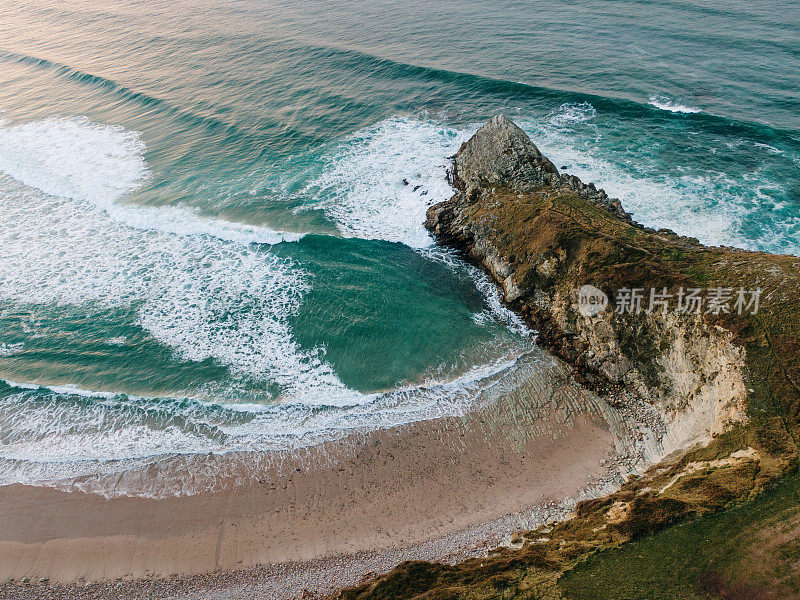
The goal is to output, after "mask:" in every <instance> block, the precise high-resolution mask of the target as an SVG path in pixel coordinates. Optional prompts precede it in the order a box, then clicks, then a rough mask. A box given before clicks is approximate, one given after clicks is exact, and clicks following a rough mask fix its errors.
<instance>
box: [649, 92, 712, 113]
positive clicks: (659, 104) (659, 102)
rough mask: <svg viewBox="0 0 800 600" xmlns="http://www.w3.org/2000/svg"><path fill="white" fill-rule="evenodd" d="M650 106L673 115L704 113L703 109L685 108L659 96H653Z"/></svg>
mask: <svg viewBox="0 0 800 600" xmlns="http://www.w3.org/2000/svg"><path fill="white" fill-rule="evenodd" d="M648 104H649V105H651V106H655V107H656V108H660V109H661V110H666V111H669V112H673V113H685V114H693V113H699V112H702V109H700V108H696V107H694V106H685V105H683V104H680V103H678V102H674V101H673V100H671V99H670V98H669V97H668V96H662V95H659V94H652V95H651V96H650V100H649V102H648Z"/></svg>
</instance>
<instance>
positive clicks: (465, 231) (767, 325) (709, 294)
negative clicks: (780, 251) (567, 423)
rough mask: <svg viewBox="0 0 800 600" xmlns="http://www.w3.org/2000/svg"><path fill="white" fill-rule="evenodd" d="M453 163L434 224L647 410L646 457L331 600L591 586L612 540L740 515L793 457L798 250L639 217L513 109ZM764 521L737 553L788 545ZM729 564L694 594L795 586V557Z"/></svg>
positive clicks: (612, 401) (627, 402)
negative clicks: (541, 523)
mask: <svg viewBox="0 0 800 600" xmlns="http://www.w3.org/2000/svg"><path fill="white" fill-rule="evenodd" d="M450 177H451V183H452V185H453V188H454V190H455V193H454V195H453V197H452V198H451V199H450V200H448V201H446V202H443V203H440V204H437V205H434V206H432V207H431V208H430V209H429V211H428V215H427V220H426V226H427V227H428V229H429V230H430V231H431V232H432V233H433V234H434V235H435V237H436V239H437V240H438V241H439V242H440V243H441V244H445V245H447V246H451V247H453V248H455V249H457V250H458V251H460V252H461V253H462V254H463V256H464V257H465V258H466V259H467V260H469V261H471V262H473V263H475V264H478V265H480V266H481V267H482V268H483V269H485V270H486V271H487V272H488V273H489V274H490V275H491V277H492V278H493V279H494V281H495V282H496V283H497V285H498V288H499V293H500V294H501V296H502V298H503V300H504V301H505V302H506V303H507V304H508V305H509V306H510V307H512V308H513V309H514V310H515V311H517V312H518V313H519V314H520V315H522V316H523V318H524V319H525V321H526V322H527V323H528V324H529V325H530V326H532V327H533V328H534V329H535V330H536V331H537V332H538V335H539V338H538V339H539V343H540V344H541V345H542V346H543V347H544V348H546V349H547V350H549V351H550V352H552V353H553V354H555V355H556V356H558V357H559V358H561V359H563V360H564V361H566V362H567V363H568V364H569V365H571V366H572V368H573V369H574V373H573V376H574V378H575V379H576V380H577V381H578V382H580V383H581V384H582V385H584V386H586V387H588V388H590V389H592V390H594V391H596V392H598V393H599V394H600V395H601V396H602V397H603V398H604V400H605V401H606V402H607V403H608V404H609V405H610V406H614V407H616V408H618V409H623V410H627V411H629V412H630V414H631V415H632V419H633V420H634V421H636V420H638V421H639V422H644V426H643V427H642V435H641V439H640V443H641V445H642V446H643V450H642V455H643V456H644V457H645V459H646V460H645V461H644V462H643V463H642V465H641V469H640V470H639V472H637V473H634V474H632V475H631V476H630V477H629V479H628V480H627V481H626V482H625V483H624V484H623V485H622V487H621V489H619V490H618V491H616V492H614V493H612V494H610V495H608V496H606V497H603V498H599V499H594V500H588V501H584V502H581V503H579V504H578V506H577V508H576V510H575V512H574V514H573V515H572V517H571V518H569V519H568V520H566V521H561V522H559V523H556V524H552V525H550V526H547V527H543V528H540V529H537V530H535V531H530V532H523V533H520V534H519V535H518V536H515V537H514V538H513V539H512V542H513V543H512V544H511V546H510V547H504V548H500V549H497V550H496V551H494V552H492V553H490V555H489V556H488V557H486V558H483V559H474V560H471V561H467V562H465V563H461V564H459V565H455V566H452V565H443V564H437V563H424V562H410V563H404V564H403V565H400V566H399V567H398V568H396V569H395V570H394V571H392V572H390V573H388V574H387V575H384V576H382V577H379V578H377V579H374V580H372V581H369V582H367V583H364V584H363V585H361V586H359V587H357V588H352V589H348V590H345V591H342V592H340V593H339V594H338V595H337V598H339V599H341V600H356V599H358V600H366V599H372V598H376V599H377V598H395V599H401V598H408V599H411V598H419V599H421V598H425V599H426V600H427V599H433V598H487V599H488V598H498V599H499V598H569V597H576V598H577V597H585V596H581V595H580V594H579V593H578V592H576V591H575V590H578V589H579V587H580V586H578V587H575V585H573V584H570V585H573V587H572V588H570V587H569V585H568V582H569V581H571V580H570V577H571V575H570V573H571V572H572V571H573V570H574V571H575V572H576V573H580V572H581V569H584V570H585V569H587V568H588V567H586V565H587V564H592V565H594V566H595V567H596V566H597V565H598V564H599V565H600V566H601V567H602V564H603V561H608V560H609V559H608V558H607V557H608V556H612V555H613V552H614V551H613V549H614V548H621V547H623V546H624V547H628V546H631V545H634V546H635V544H636V543H637V540H644V539H645V538H648V539H655V540H658V539H660V538H657V537H654V534H656V533H657V532H661V531H664V530H666V529H667V528H669V527H670V526H673V527H674V526H675V524H677V523H681V522H688V521H690V520H695V521H696V520H697V519H700V522H701V523H702V522H703V521H702V517H703V516H704V515H709V514H711V513H717V514H722V516H721V517H719V518H721V519H723V520H724V519H726V518H729V517H726V516H725V515H734V514H738V513H735V511H736V510H744V511H747V510H748V506H750V505H749V504H748V502H754V500H753V499H754V498H756V497H757V496H759V494H761V492H763V491H764V490H766V489H768V488H770V487H771V486H772V485H773V484H774V482H776V481H778V480H779V479H780V478H781V477H782V476H786V475H787V474H788V473H791V472H793V471H794V470H795V467H796V463H797V458H798V434H800V422H799V421H798V419H799V418H800V414H799V413H798V409H800V352H799V350H800V318H799V317H798V310H800V293H798V289H800V259H798V258H797V257H795V256H777V255H770V254H767V253H763V252H753V251H745V250H741V249H736V248H728V247H707V246H704V245H702V244H700V243H699V242H698V240H696V239H693V238H686V237H682V236H680V235H678V234H676V233H674V232H672V231H670V230H666V229H661V230H657V231H656V230H653V229H649V228H646V227H644V226H642V225H640V224H638V223H636V222H635V220H634V219H633V218H631V216H630V215H628V214H627V213H626V212H625V211H624V209H623V206H622V204H621V203H620V201H619V200H617V199H614V198H610V197H609V196H608V195H607V194H606V193H605V192H604V191H602V190H599V189H597V188H595V186H594V185H592V184H585V183H583V182H581V181H580V180H579V179H578V178H576V177H574V176H571V175H568V174H565V173H559V170H558V169H557V168H556V166H555V165H554V164H553V163H552V162H550V161H549V160H548V159H547V158H546V157H545V156H543V155H542V153H541V152H540V151H539V150H538V149H537V148H536V146H535V145H534V143H533V142H532V141H531V140H530V139H529V138H528V136H527V135H526V134H525V133H524V132H523V131H522V130H521V129H520V128H519V127H517V126H516V125H515V124H514V123H512V122H511V121H510V120H509V119H507V118H505V117H502V116H498V117H495V118H494V119H492V121H491V122H490V123H488V124H486V125H485V126H484V127H483V128H481V129H480V130H479V131H478V132H477V133H476V134H475V135H474V136H473V137H472V138H471V139H470V140H469V141H468V142H466V143H465V144H464V145H463V146H462V147H461V149H460V150H459V152H458V154H457V155H456V156H455V157H454V162H453V168H452V171H451V174H450ZM686 218H687V219H691V215H687V216H686ZM586 286H591V287H586ZM579 290H581V292H580V293H579ZM587 295H588V296H587ZM587 298H589V299H587ZM648 463H649V464H648ZM789 504H790V506H783V508H782V509H785V510H787V511H789V512H788V513H786V514H784V515H783V517H782V519H783V521H784V522H785V523H789V525H786V527H789V528H790V529H791V527H794V528H795V529H794V530H792V531H795V532H796V531H800V513H799V512H798V511H797V510H795V508H796V505H797V504H800V503H798V502H794V503H793V504H792V503H791V502H790V503H789ZM792 511H794V512H792ZM770 514H772V513H770ZM773 516H774V515H773ZM730 518H731V519H732V518H733V517H730ZM770 518H771V517H770ZM768 521H769V519H768V518H767V517H764V518H763V519H762V521H761V525H759V526H758V527H762V528H763V527H766V525H764V523H767V522H768ZM708 527H711V525H709V526H708ZM742 527H744V526H743V525H742ZM758 527H756V528H755V529H754V530H753V532H751V533H752V535H750V536H749V537H746V538H745V537H742V538H741V540H739V542H738V543H739V545H740V546H741V547H742V553H743V554H742V555H743V556H746V555H747V554H748V552H749V553H750V555H751V556H755V555H756V554H758V555H759V556H761V557H762V558H763V557H764V556H767V557H771V556H773V554H774V555H775V556H783V555H785V554H786V550H785V548H784V549H783V550H780V551H778V550H776V549H775V547H773V546H770V544H771V543H772V542H770V541H768V538H769V536H768V535H766V534H764V535H762V534H763V533H764V532H763V531H761V530H760V529H758ZM709 530H710V529H709ZM676 531H677V530H676ZM681 531H682V530H681ZM784 533H785V532H784ZM676 535H677V534H676ZM681 535H682V534H681ZM686 535H688V534H686ZM741 535H744V534H741ZM677 539H678V543H680V539H681V538H680V536H679V537H678V538H677ZM754 540H755V541H754ZM759 540H760V541H759ZM648 543H651V542H648ZM652 543H657V542H652ZM687 543H689V542H687ZM712 543H713V540H712ZM720 543H722V542H720ZM775 543H777V542H775ZM748 544H750V546H752V547H750V546H748ZM773 545H774V544H773ZM781 548H783V546H781ZM609 553H611V554H609ZM771 553H772V554H771ZM781 553H783V554H781ZM641 556H642V555H639V557H640V558H641ZM737 556H738V555H737ZM792 556H793V555H792ZM736 560H738V561H739V562H736ZM736 560H734V559H732V558H731V559H730V560H728V562H725V561H722V562H719V561H717V562H718V563H719V564H717V563H714V564H715V565H717V567H719V569H721V571H719V572H718V571H717V570H714V569H712V568H711V567H710V566H707V567H703V569H705V570H702V569H701V571H699V572H698V574H697V575H696V576H695V575H692V577H694V578H695V579H696V581H695V580H693V582H692V583H691V586H696V589H695V588H692V587H691V586H690V588H687V589H690V592H687V594H694V593H695V592H696V593H697V594H698V595H697V596H692V595H687V596H685V597H692V598H694V597H697V598H701V597H709V594H710V596H711V597H739V596H734V595H725V594H729V593H730V594H733V593H734V592H736V590H739V591H741V589H743V588H742V586H751V587H750V588H747V589H749V590H750V591H751V592H752V594H754V595H752V594H751V595H750V596H741V597H753V598H772V597H792V595H793V594H795V593H797V592H798V590H797V589H796V586H797V584H798V577H797V574H796V573H795V571H796V569H795V568H794V567H791V568H788V567H787V568H784V569H783V570H781V569H780V568H778V567H779V566H780V565H778V566H776V567H775V569H776V570H775V573H773V574H771V575H769V576H767V575H764V573H763V572H764V569H766V567H763V568H761V567H759V568H756V567H754V566H753V564H755V563H753V561H752V560H751V559H746V558H742V559H736ZM759 560H761V559H759ZM770 560H772V559H767V558H763V560H762V562H763V563H764V564H767V563H769V564H772V563H770V562H769V561H770ZM775 560H779V559H775ZM785 560H789V559H785ZM592 561H594V562H592ZM748 561H749V562H748ZM765 561H766V562H765ZM709 564H710V563H709ZM759 564H761V563H759ZM784 566H785V565H784ZM715 568H716V567H715ZM770 568H771V567H770ZM620 569H621V567H618V568H617V572H624V569H622V571H620ZM748 569H749V571H748ZM787 569H788V570H787ZM748 573H749V574H748ZM762 575H763V577H762ZM578 579H580V578H579V577H578ZM609 581H610V580H608V581H606V580H602V579H598V580H595V581H594V582H593V584H592V585H593V587H592V588H591V589H593V590H594V592H593V593H595V594H596V596H593V597H597V598H600V597H606V596H604V595H603V593H602V590H603V589H605V588H604V585H605V584H609V585H610V583H609ZM708 581H712V584H713V585H712V584H709V583H708ZM753 581H755V582H756V583H752V582H753ZM704 582H705V583H704ZM656 583H658V582H656ZM665 585H666V584H665ZM697 586H699V587H697ZM704 586H705V587H704ZM709 586H711V587H709ZM715 586H716V587H715ZM737 586H738V587H737ZM752 586H755V587H752ZM662 587H663V589H664V590H666V591H664V593H665V594H666V595H665V596H664V597H665V598H668V597H677V596H675V595H674V593H675V592H672V591H669V590H668V589H667V587H668V586H666V587H665V586H662ZM570 590H572V591H570ZM691 590H694V591H691ZM697 590H699V591H697ZM709 590H711V591H709ZM731 590H733V592H731ZM754 590H755V591H754ZM792 590H794V591H792ZM659 593H660V592H659ZM737 593H738V592H737ZM632 594H633V595H630V596H628V595H626V596H625V597H654V596H652V595H651V596H648V595H647V594H645V593H644V592H642V591H641V590H637V589H633V592H632ZM637 594H638V595H637ZM670 594H673V595H672V596H670ZM702 594H705V595H702ZM715 594H716V596H715ZM608 597H616V596H614V595H613V593H610V595H609V596H608ZM681 597H684V596H681Z"/></svg>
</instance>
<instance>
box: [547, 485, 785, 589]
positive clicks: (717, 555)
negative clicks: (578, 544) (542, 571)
mask: <svg viewBox="0 0 800 600" xmlns="http://www.w3.org/2000/svg"><path fill="white" fill-rule="evenodd" d="M799 527H800V474H798V473H797V472H795V473H793V474H791V475H789V476H787V477H785V478H783V479H782V480H780V482H779V483H778V484H777V485H776V486H775V487H774V488H773V489H771V490H768V491H767V492H765V493H764V494H762V495H761V496H759V497H757V498H755V499H754V500H752V501H750V502H747V503H743V504H740V505H738V506H734V507H732V508H730V509H728V510H725V511H722V512H720V513H717V514H714V515H711V516H708V517H703V518H699V519H696V520H694V521H690V522H686V523H683V524H680V525H676V526H674V527H671V528H669V529H666V530H664V531H662V532H660V533H657V534H655V535H653V536H650V537H647V538H644V539H641V540H639V541H636V542H632V543H630V544H627V545H624V546H622V547H620V548H618V549H613V550H607V551H604V552H598V553H595V554H593V555H591V556H590V557H588V558H587V559H586V560H585V561H583V562H581V563H579V564H578V565H577V566H576V567H575V568H574V569H572V570H571V571H569V572H567V573H565V574H564V576H563V577H562V578H561V579H560V580H559V584H560V585H561V587H562V589H563V591H564V595H565V596H566V597H567V598H570V599H571V600H584V599H585V600H603V599H609V600H683V599H686V600H700V599H703V600H705V599H707V598H709V597H712V598H713V597H726V598H742V599H744V598H752V599H753V600H755V599H758V598H764V597H768V596H767V595H766V592H767V590H771V591H773V592H778V593H779V595H778V596H777V597H782V598H789V597H796V594H797V593H798V592H800V573H798V561H800V541H798V540H797V538H793V536H794V535H796V533H797V530H798V528H799ZM786 536H788V537H789V539H785V540H784V539H783V537H786ZM710 579H711V580H713V579H716V580H722V581H724V582H725V583H724V584H722V586H723V587H724V588H725V589H726V590H727V591H726V592H725V594H727V595H718V594H707V593H704V592H703V591H702V589H701V583H700V582H705V585H706V588H707V589H709V588H714V589H719V585H717V586H716V588H715V586H714V584H713V583H712V584H709V580H710ZM769 597H771V596H769Z"/></svg>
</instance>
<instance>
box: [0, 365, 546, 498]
mask: <svg viewBox="0 0 800 600" xmlns="http://www.w3.org/2000/svg"><path fill="white" fill-rule="evenodd" d="M520 360H524V361H525V364H524V365H522V366H520V364H519V361H520ZM541 360H545V363H546V364H549V362H551V360H550V359H549V358H547V357H545V356H543V355H540V354H539V353H538V352H536V353H533V354H530V353H528V354H522V355H517V356H510V357H505V358H502V359H499V360H497V361H495V362H492V363H489V364H485V365H480V366H476V367H473V368H472V369H471V370H469V371H468V372H467V373H465V374H463V375H461V376H458V377H455V378H453V379H444V380H436V379H431V380H428V381H425V382H423V383H422V384H419V385H412V386H407V387H402V388H399V389H396V390H391V391H387V392H381V393H374V394H370V395H368V396H367V397H366V400H367V401H366V402H365V403H363V404H359V405H353V406H336V405H332V406H320V407H313V406H309V405H308V404H306V403H291V402H286V403H279V404H273V405H246V406H243V405H239V404H218V403H214V402H208V401H202V400H198V399H188V398H144V397H139V396H129V395H125V394H117V393H113V392H96V391H90V390H84V389H81V388H77V387H75V386H52V385H51V386H43V385H36V384H28V383H20V382H14V381H5V382H4V383H5V385H6V386H8V388H10V389H7V390H5V392H6V393H5V399H4V401H3V406H4V409H3V411H2V414H0V432H3V435H2V443H1V444H0V484H6V483H26V484H34V485H47V486H54V487H71V486H72V485H73V484H75V483H76V481H77V480H81V481H82V484H81V485H82V487H81V489H84V490H85V491H91V492H94V493H102V494H104V495H106V496H118V495H137V496H138V495H143V496H153V497H163V496H167V495H174V494H192V493H198V492H200V491H203V490H206V489H208V487H209V486H211V487H213V486H214V485H216V484H217V483H218V482H219V479H220V478H221V477H222V478H224V476H225V474H224V473H220V472H217V471H216V470H215V469H216V467H214V466H213V465H207V466H208V467H209V468H207V469H205V470H204V468H203V467H202V466H201V465H196V466H195V469H194V470H193V472H192V473H191V474H190V475H191V481H192V482H193V485H189V484H187V481H185V480H184V479H185V478H184V479H181V477H176V478H174V479H164V480H158V481H153V480H152V479H151V478H146V479H145V480H143V481H141V480H137V479H136V478H133V481H130V482H128V483H127V484H126V485H125V486H124V487H118V486H109V481H110V480H109V477H111V478H112V480H115V481H116V479H115V478H117V477H124V474H125V473H127V472H133V471H137V470H142V469H145V468H147V467H148V465H156V464H158V463H160V462H161V461H162V460H165V459H171V458H174V457H176V456H180V455H184V456H186V457H190V456H192V455H200V454H203V455H208V454H214V455H222V454H225V455H236V454H243V455H246V456H247V457H250V458H252V454H253V453H259V452H264V453H275V452H285V451H294V450H297V449H299V448H304V447H309V446H312V445H318V444H320V443H323V442H326V441H333V440H338V439H342V438H343V437H344V436H346V435H348V434H349V433H351V432H353V431H367V430H375V429H385V428H390V427H396V426H398V425H401V424H403V423H411V422H417V421H422V420H427V419H433V418H441V417H452V416H460V415H463V414H465V413H466V411H468V410H470V409H472V408H474V407H475V406H476V405H482V404H485V403H490V402H493V401H494V400H495V398H496V397H497V394H505V393H508V391H509V390H510V389H513V388H514V387H515V381H516V380H517V379H518V378H520V377H531V376H535V374H534V375H532V371H531V366H532V365H536V364H537V363H538V362H539V361H541ZM533 373H535V370H534V372H533Z"/></svg>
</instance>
